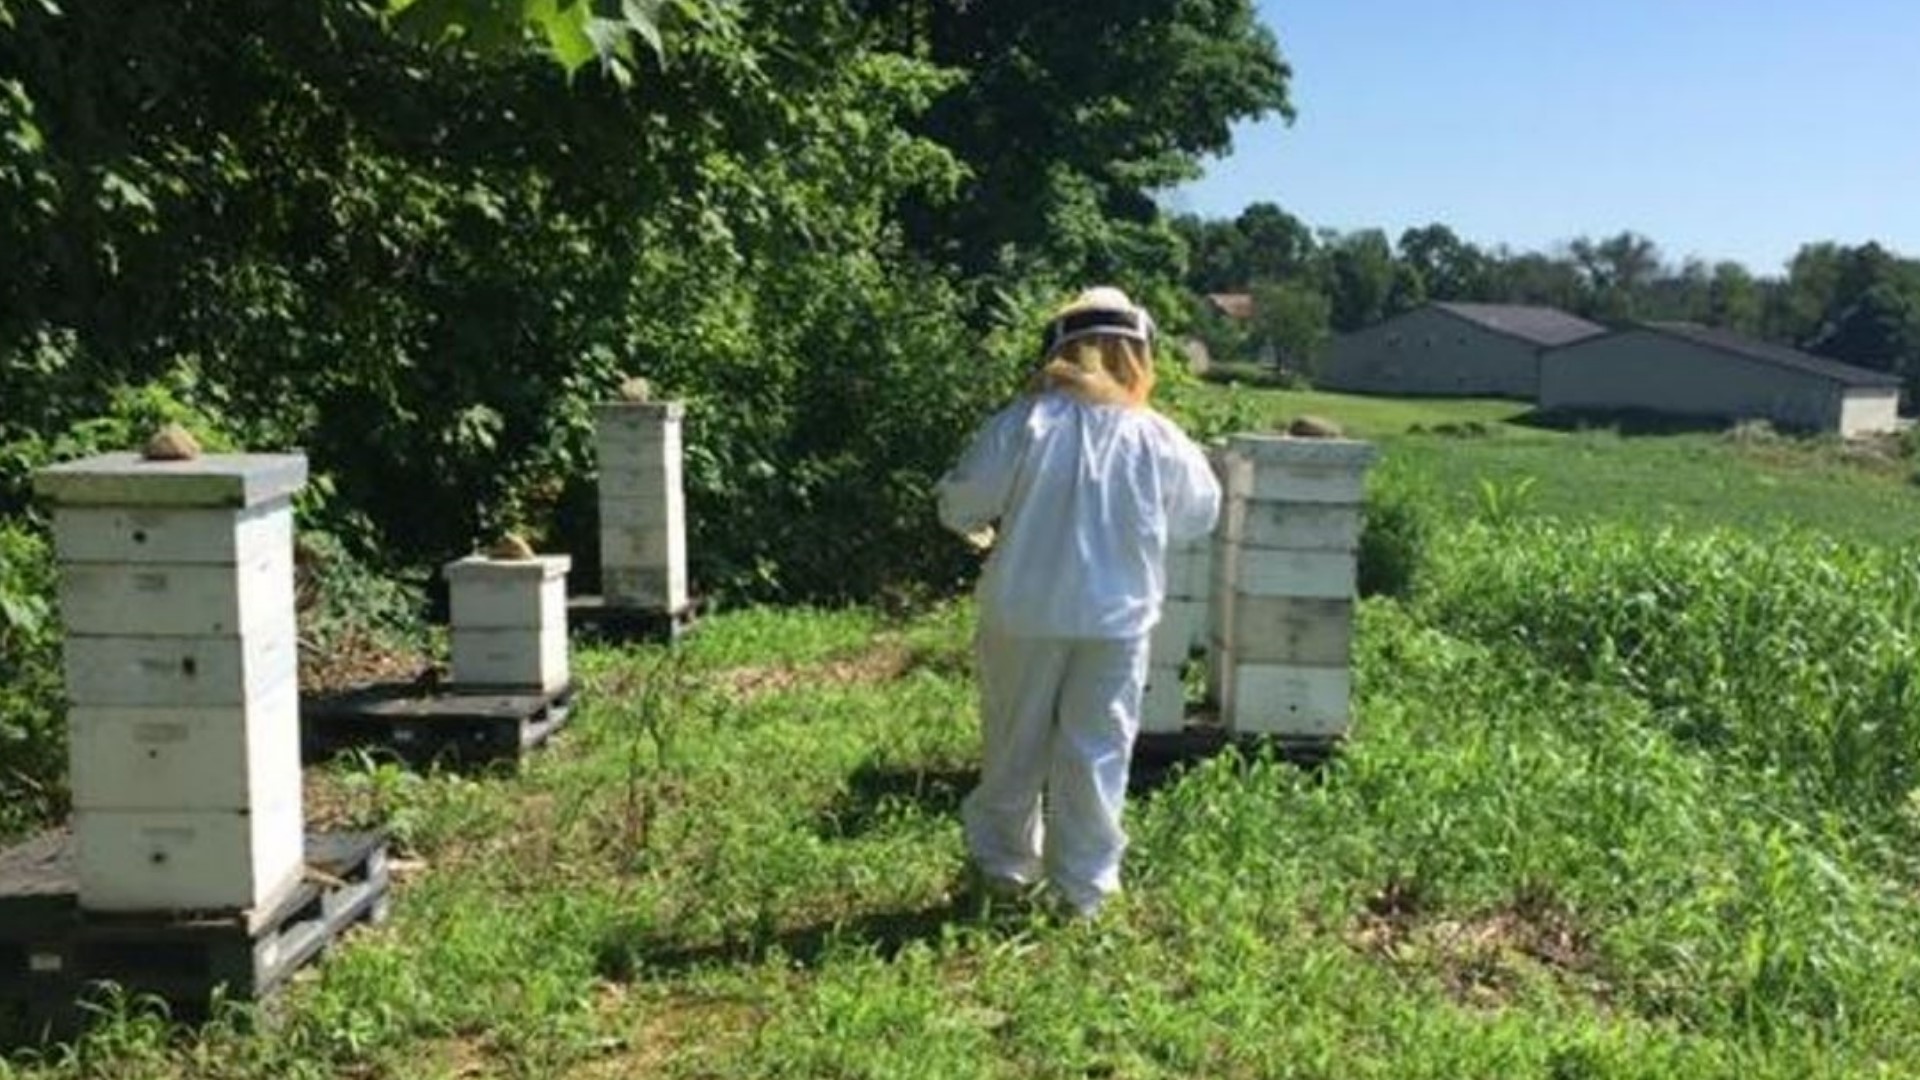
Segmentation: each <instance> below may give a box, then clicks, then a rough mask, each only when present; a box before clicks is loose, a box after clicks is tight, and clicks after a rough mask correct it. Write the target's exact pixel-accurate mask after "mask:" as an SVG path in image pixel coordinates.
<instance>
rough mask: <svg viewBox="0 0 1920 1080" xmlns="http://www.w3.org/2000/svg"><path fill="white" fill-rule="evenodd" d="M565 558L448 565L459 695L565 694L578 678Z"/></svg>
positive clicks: (478, 560)
mask: <svg viewBox="0 0 1920 1080" xmlns="http://www.w3.org/2000/svg"><path fill="white" fill-rule="evenodd" d="M572 566H573V560H572V559H570V558H568V557H567V556H565V555H543V556H538V557H536V558H532V559H489V558H484V557H481V556H477V555H476V556H469V557H467V558H465V559H461V560H459V561H457V562H452V563H448V564H447V566H446V568H445V570H444V573H445V575H446V578H447V587H448V594H449V596H448V599H449V601H450V606H451V613H452V622H453V630H452V638H453V685H454V688H455V689H456V690H461V689H473V690H480V691H493V690H525V691H528V692H533V693H541V694H557V693H559V692H561V691H562V690H564V689H566V687H567V684H568V682H569V680H570V678H571V673H570V670H569V664H568V653H567V571H568V570H570V569H571V568H572Z"/></svg>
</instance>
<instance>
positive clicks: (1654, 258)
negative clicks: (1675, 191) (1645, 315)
mask: <svg viewBox="0 0 1920 1080" xmlns="http://www.w3.org/2000/svg"><path fill="white" fill-rule="evenodd" d="M1567 253H1568V255H1569V256H1571V258H1572V260H1573V263H1574V265H1575V266H1576V267H1577V268H1578V270H1579V273H1580V276H1581V279H1582V281H1583V284H1584V286H1585V293H1586V298H1587V299H1586V303H1585V304H1584V305H1583V307H1584V308H1585V310H1586V311H1587V312H1588V313H1589V314H1592V315H1594V316H1595V317H1597V318H1603V319H1627V318H1632V317H1633V316H1634V315H1635V314H1636V308H1637V307H1638V306H1640V305H1641V304H1642V303H1643V302H1644V301H1645V299H1646V294H1647V290H1648V288H1649V286H1651V284H1652V283H1653V281H1654V279H1655V278H1656V277H1658V276H1659V273H1660V249H1659V248H1658V247H1656V246H1655V245H1654V243H1653V241H1652V240H1649V239H1647V238H1646V237H1644V236H1641V235H1640V234H1638V233H1634V232H1621V233H1618V234H1616V235H1614V236H1610V237H1608V238H1606V239H1605V240H1601V241H1599V242H1598V243H1595V242H1594V241H1592V240H1590V239H1588V238H1587V237H1584V236H1583V237H1580V238H1579V239H1577V240H1574V241H1573V242H1572V243H1570V244H1568V245H1567Z"/></svg>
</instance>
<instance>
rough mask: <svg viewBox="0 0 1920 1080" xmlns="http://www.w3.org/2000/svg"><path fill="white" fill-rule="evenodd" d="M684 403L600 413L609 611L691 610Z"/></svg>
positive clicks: (607, 408) (619, 406) (603, 560)
mask: <svg viewBox="0 0 1920 1080" xmlns="http://www.w3.org/2000/svg"><path fill="white" fill-rule="evenodd" d="M685 412H686V409H685V406H684V405H682V404H681V403H680V402H677V401H672V402H617V403H609V404H605V405H601V406H599V407H598V408H597V412H596V421H597V423H596V444H597V449H598V453H599V462H600V580H601V591H602V592H603V593H604V594H605V596H606V601H607V603H608V604H610V605H613V606H616V607H631V608H638V609H641V610H646V611H658V612H664V613H666V614H669V615H677V614H679V613H680V612H682V611H684V610H685V609H686V607H687V512H686V496H685V495H684V493H683V483H682V467H681V421H682V419H683V418H684V415H685Z"/></svg>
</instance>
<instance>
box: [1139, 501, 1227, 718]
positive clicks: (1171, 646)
mask: <svg viewBox="0 0 1920 1080" xmlns="http://www.w3.org/2000/svg"><path fill="white" fill-rule="evenodd" d="M1212 566H1213V537H1212V536H1211V535H1208V536H1203V537H1201V538H1199V539H1198V540H1192V541H1188V542H1186V543H1180V544H1172V545H1169V546H1168V548H1167V559H1166V569H1165V576H1166V600H1165V602H1164V603H1163V604H1162V605H1161V608H1160V622H1159V624H1158V625H1156V626H1155V627H1154V628H1153V636H1152V645H1151V652H1150V658H1149V660H1148V668H1147V689H1146V695H1145V702H1144V704H1143V706H1142V708H1141V715H1140V730H1141V731H1143V732H1147V733H1161V732H1175V731H1179V730H1181V729H1182V728H1183V727H1184V726H1185V724H1186V711H1187V702H1186V689H1185V687H1184V685H1183V684H1182V680H1181V672H1182V671H1183V670H1184V669H1185V668H1186V665H1187V661H1188V660H1189V659H1191V658H1192V657H1193V655H1194V653H1195V651H1196V650H1198V649H1204V648H1205V647H1206V644H1207V637H1208V626H1209V624H1208V618H1209V612H1210V605H1209V603H1208V599H1207V598H1208V594H1209V593H1210V592H1211V591H1212V579H1213V569H1212Z"/></svg>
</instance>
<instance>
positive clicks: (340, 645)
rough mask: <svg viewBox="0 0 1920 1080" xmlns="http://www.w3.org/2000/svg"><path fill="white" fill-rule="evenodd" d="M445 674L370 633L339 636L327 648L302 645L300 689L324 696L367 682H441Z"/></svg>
mask: <svg viewBox="0 0 1920 1080" xmlns="http://www.w3.org/2000/svg"><path fill="white" fill-rule="evenodd" d="M444 674H445V673H444V672H443V671H442V670H441V668H440V666H439V665H438V664H437V663H435V662H434V660H433V659H432V658H431V657H428V656H424V655H422V654H421V653H420V652H419V651H417V650H415V649H411V648H395V647H394V646H392V645H390V644H387V643H384V642H381V641H379V640H377V639H376V638H375V637H373V636H372V635H370V634H363V633H357V632H356V633H343V634H336V635H333V636H332V637H331V639H330V640H328V641H327V642H326V643H325V644H324V646H322V645H318V644H314V643H312V642H308V641H305V640H302V641H301V643H300V690H301V692H302V693H308V694H325V693H332V692H335V691H339V690H345V689H347V688H349V687H353V686H361V685H364V684H367V683H407V682H418V683H420V684H421V685H422V686H423V687H427V686H432V685H435V684H437V683H438V682H440V681H442V679H443V677H444Z"/></svg>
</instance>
